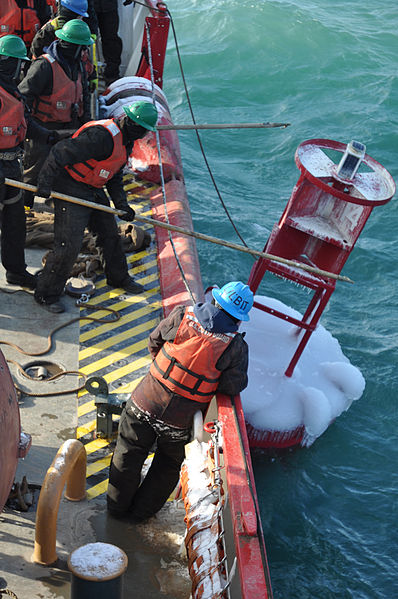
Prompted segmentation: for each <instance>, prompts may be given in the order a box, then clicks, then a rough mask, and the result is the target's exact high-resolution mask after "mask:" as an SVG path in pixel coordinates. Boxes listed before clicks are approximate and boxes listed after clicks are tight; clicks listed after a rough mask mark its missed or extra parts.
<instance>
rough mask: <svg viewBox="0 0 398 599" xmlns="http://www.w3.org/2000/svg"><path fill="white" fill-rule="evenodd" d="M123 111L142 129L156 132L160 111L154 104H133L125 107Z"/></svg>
mask: <svg viewBox="0 0 398 599" xmlns="http://www.w3.org/2000/svg"><path fill="white" fill-rule="evenodd" d="M123 110H124V112H125V113H126V114H127V116H128V117H129V119H131V120H132V121H134V122H135V123H137V124H138V125H141V127H145V129H149V131H156V121H157V120H158V111H157V110H156V106H154V104H152V102H133V103H132V104H130V105H129V106H123Z"/></svg>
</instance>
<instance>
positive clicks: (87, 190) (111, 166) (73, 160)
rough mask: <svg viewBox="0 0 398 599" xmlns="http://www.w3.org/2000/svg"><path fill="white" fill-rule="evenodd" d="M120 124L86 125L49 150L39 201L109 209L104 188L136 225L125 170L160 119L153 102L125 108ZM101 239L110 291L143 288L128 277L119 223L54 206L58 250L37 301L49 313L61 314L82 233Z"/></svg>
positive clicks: (40, 284)
mask: <svg viewBox="0 0 398 599" xmlns="http://www.w3.org/2000/svg"><path fill="white" fill-rule="evenodd" d="M124 112H125V114H124V115H123V116H122V117H119V118H111V119H107V120H102V121H91V122H89V123H86V124H85V125H83V126H82V127H80V129H78V130H77V131H76V133H74V135H73V137H71V138H68V139H65V140H62V141H60V142H58V143H57V144H56V145H55V146H54V147H53V148H52V150H51V152H50V154H49V157H48V159H47V162H46V163H45V165H44V166H43V168H42V169H41V171H40V173H39V177H38V190H37V195H39V196H41V197H44V198H48V197H50V195H51V191H52V190H55V191H58V192H61V193H64V194H68V195H71V196H75V197H77V198H82V199H84V200H89V201H90V202H96V203H97V204H101V205H103V206H109V200H108V198H107V196H106V194H105V191H104V189H103V187H104V186H105V187H106V190H107V191H108V193H109V196H110V198H111V200H112V202H113V203H114V205H115V206H116V208H117V209H118V210H122V211H124V212H125V214H124V215H123V216H122V217H121V218H122V219H123V220H126V221H132V220H134V217H135V212H134V210H133V209H132V208H130V206H129V205H128V203H127V198H126V193H125V191H124V188H123V167H124V165H125V164H126V162H127V159H128V157H129V155H130V153H131V151H132V148H133V145H134V141H135V140H136V139H141V138H143V137H144V136H145V135H146V134H147V133H148V130H150V131H154V130H155V125H156V121H157V117H158V113H157V110H156V108H155V106H154V105H153V104H152V103H150V102H135V103H133V104H131V105H130V106H128V107H125V108H124ZM86 227H88V229H89V230H90V231H91V232H92V233H93V234H94V235H96V236H97V245H98V246H99V247H100V248H101V249H102V254H103V259H104V270H105V275H106V280H107V283H108V285H111V286H112V287H118V288H122V289H124V290H125V291H127V292H128V293H142V291H143V288H142V286H141V285H139V284H138V283H136V282H135V281H134V280H133V279H132V277H130V276H129V272H128V266H127V261H126V256H125V253H124V251H123V247H122V242H121V238H120V236H119V231H118V227H117V224H116V221H115V217H114V216H113V215H112V214H110V213H107V212H103V211H101V210H97V209H94V208H89V207H86V206H82V205H79V204H72V203H70V202H65V201H62V200H56V201H55V202H54V249H53V250H52V251H51V252H50V254H49V255H48V257H47V260H46V264H45V266H44V269H43V270H42V271H41V272H40V274H39V276H38V281H37V288H36V291H35V300H36V301H37V302H38V303H39V304H41V305H42V306H43V307H44V308H46V309H47V310H49V311H50V312H63V311H64V309H65V308H64V306H63V305H62V303H61V302H60V297H61V295H62V293H63V290H64V286H65V283H66V280H67V279H68V277H69V276H70V272H71V270H72V267H73V264H74V263H75V260H76V257H77V255H78V253H79V251H80V248H81V244H82V240H83V236H84V230H85V228H86Z"/></svg>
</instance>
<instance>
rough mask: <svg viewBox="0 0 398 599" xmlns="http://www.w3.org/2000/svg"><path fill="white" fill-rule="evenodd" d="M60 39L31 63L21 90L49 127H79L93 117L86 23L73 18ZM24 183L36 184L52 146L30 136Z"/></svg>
mask: <svg viewBox="0 0 398 599" xmlns="http://www.w3.org/2000/svg"><path fill="white" fill-rule="evenodd" d="M55 35H56V36H57V38H58V39H57V40H56V41H55V42H53V43H52V44H51V45H50V47H49V48H48V49H47V52H46V53H45V54H43V55H42V56H40V57H39V58H38V59H37V60H34V61H33V62H32V65H31V67H30V68H29V70H28V72H27V74H26V77H25V78H24V79H23V81H22V82H21V83H20V84H19V86H18V89H19V91H20V92H21V94H22V95H23V96H24V98H25V100H26V103H27V104H28V106H29V107H30V108H31V110H32V114H33V116H34V117H35V118H36V119H38V120H39V121H40V122H41V123H42V124H43V125H44V126H45V127H46V128H48V129H50V130H60V129H68V130H71V129H72V130H76V129H77V128H78V127H80V126H81V125H82V124H83V123H85V122H87V121H89V120H90V97H89V96H90V94H89V91H88V83H87V75H86V71H85V69H84V67H83V64H82V60H81V51H82V48H83V47H86V46H88V45H91V44H92V43H93V40H92V38H91V34H90V29H89V27H88V25H87V23H84V22H83V21H80V20H78V19H73V20H71V21H68V22H67V23H65V25H64V26H63V27H62V29H59V30H57V31H56V32H55ZM25 151H26V153H25V158H24V182H25V183H28V184H30V185H37V176H38V174H39V171H40V169H41V167H42V166H43V164H44V162H45V160H46V158H47V156H48V153H49V151H50V146H48V145H47V144H43V143H41V142H39V141H37V140H31V139H29V140H28V141H27V143H26V146H25ZM33 201H34V194H33V193H32V192H30V191H25V192H24V205H25V206H28V207H30V208H31V207H32V206H33Z"/></svg>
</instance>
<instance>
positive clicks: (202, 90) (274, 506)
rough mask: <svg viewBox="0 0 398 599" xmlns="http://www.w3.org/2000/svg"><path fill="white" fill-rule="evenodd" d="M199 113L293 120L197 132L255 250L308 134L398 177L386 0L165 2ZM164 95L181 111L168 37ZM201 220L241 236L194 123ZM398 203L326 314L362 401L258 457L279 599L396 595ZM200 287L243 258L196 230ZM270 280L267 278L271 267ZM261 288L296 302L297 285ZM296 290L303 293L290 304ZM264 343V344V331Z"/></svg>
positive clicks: (368, 236) (237, 271)
mask: <svg viewBox="0 0 398 599" xmlns="http://www.w3.org/2000/svg"><path fill="white" fill-rule="evenodd" d="M168 7H169V9H170V11H171V13H172V16H173V18H174V23H175V27H176V31H177V36H178V41H179V44H180V52H181V55H182V61H183V67H184V71H185V75H186V79H187V82H188V87H189V93H190V97H191V101H192V104H193V107H194V111H195V116H196V120H197V122H198V123H233V122H264V121H278V122H289V123H291V126H290V127H289V128H287V129H284V130H282V129H272V130H250V131H247V130H243V131H242V130H241V131H237V130H231V131H205V132H202V133H201V138H202V141H203V144H204V147H205V150H206V154H207V158H208V160H209V163H210V165H211V168H212V169H213V172H214V176H215V178H216V181H217V184H218V186H219V189H220V191H221V194H222V197H223V199H224V201H225V203H226V205H227V206H228V209H229V211H230V213H231V216H232V218H233V219H234V222H235V223H236V225H237V226H238V228H239V231H240V233H241V234H242V236H243V237H244V239H245V241H246V242H247V244H248V245H249V247H252V248H256V249H262V247H263V245H264V242H265V241H266V239H267V237H268V235H269V232H270V230H271V228H272V226H273V224H274V223H275V222H276V221H278V220H279V217H280V215H281V213H282V211H283V208H284V206H285V204H286V201H287V200H288V198H289V196H290V193H291V191H292V188H293V186H294V184H295V183H296V181H297V179H298V170H297V168H296V166H295V163H294V152H295V150H296V148H297V146H298V145H299V144H300V143H301V142H302V141H304V140H306V139H310V138H317V137H320V138H328V139H335V140H338V141H342V142H348V141H350V140H351V139H356V140H358V141H361V142H363V143H364V144H366V147H367V152H368V154H370V155H371V156H372V157H374V158H375V159H376V160H377V161H379V162H380V163H381V164H382V165H383V166H385V167H386V168H387V170H389V171H390V173H391V174H392V175H393V177H394V179H395V180H396V181H398V168H397V149H398V141H397V110H398V82H397V54H398V43H397V29H398V12H397V5H396V3H395V2H393V1H392V0H387V1H381V0H363V1H362V2H360V3H359V2H353V1H352V0H334V1H333V2H331V0H322V1H320V0H318V2H316V1H315V0H313V1H311V0H302V1H301V2H298V1H297V0H292V1H287V0H279V1H271V2H265V1H253V0H252V1H249V0H242V1H240V2H238V1H230V2H227V1H225V0H219V1H216V0H202V1H200V2H199V1H198V0H193V1H191V2H189V3H182V2H177V1H176V0H170V1H169V2H168ZM165 80H166V82H167V84H166V86H165V91H166V94H167V96H168V99H169V103H170V107H171V110H172V113H173V117H174V121H175V122H176V123H189V122H191V121H190V115H189V111H188V107H187V103H186V98H185V95H184V91H183V87H182V83H181V79H180V76H179V71H178V63H177V57H176V52H175V49H174V46H173V43H172V41H170V44H169V53H168V62H167V64H166V77H165ZM180 143H181V150H182V155H183V162H184V172H185V176H186V184H187V191H188V196H189V198H190V203H191V208H192V215H193V219H194V226H195V229H196V230H197V231H200V232H202V233H207V234H209V235H213V236H217V237H221V238H224V239H229V240H231V241H233V242H236V243H239V239H238V238H237V237H236V235H235V233H234V231H233V229H232V227H231V225H230V223H229V221H228V219H227V217H226V216H225V213H224V211H223V209H222V207H221V205H220V202H219V200H218V197H217V195H216V193H215V191H214V189H213V187H212V184H211V181H210V179H209V177H208V175H207V171H206V169H205V166H204V163H203V160H202V157H201V153H200V149H199V146H198V143H197V141H196V138H195V135H194V134H193V133H192V132H183V133H181V134H180ZM396 201H397V199H396V198H395V199H393V200H392V201H391V202H390V203H389V204H387V205H385V206H381V207H378V208H375V209H374V211H373V213H372V214H371V217H370V219H369V221H368V223H367V225H366V227H365V230H364V231H363V233H362V235H361V237H360V239H359V241H358V242H357V245H356V247H355V249H354V251H353V253H352V254H351V256H350V258H349V260H348V261H347V263H346V265H345V267H344V270H343V274H346V275H348V276H349V277H351V278H352V279H353V280H354V281H355V285H347V284H345V283H339V284H338V285H337V289H336V291H335V293H334V294H333V296H332V298H331V301H330V303H329V306H328V308H327V310H326V311H325V312H324V314H323V318H322V324H323V325H324V326H325V327H326V328H327V329H328V330H329V331H330V332H331V333H332V334H333V335H334V336H335V337H336V338H337V339H338V341H339V342H340V345H341V347H342V349H343V351H344V353H345V354H346V356H347V357H348V358H349V359H350V361H351V362H352V363H353V364H354V365H356V366H357V367H358V368H360V370H361V372H362V374H363V375H364V377H365V379H366V388H365V392H364V394H363V396H362V398H361V399H360V400H359V401H358V402H355V403H354V404H353V405H352V406H351V408H350V409H349V410H348V411H347V412H346V413H344V414H343V415H342V416H340V417H339V418H338V419H337V420H336V422H335V423H334V424H333V425H332V426H330V427H329V429H328V430H327V431H326V432H325V433H324V434H323V435H322V437H320V438H319V439H318V440H317V441H316V442H315V443H314V445H313V446H311V447H310V448H309V449H301V450H297V451H294V452H289V453H285V454H284V455H277V456H274V457H271V456H267V455H263V454H254V455H253V463H254V468H255V476H256V484H257V491H258V496H259V501H260V505H261V516H262V521H263V527H264V534H265V539H266V545H267V552H268V559H269V566H270V572H271V580H272V585H273V590H274V597H275V599H293V598H297V599H298V598H300V599H307V598H314V599H329V598H330V599H331V598H332V597H333V598H339V599H348V598H355V599H373V598H375V599H376V598H377V599H381V598H388V599H393V598H395V597H398V565H397V554H398V552H397V549H398V547H397V545H398V543H397V541H398V534H397V520H398V517H397V511H398V510H397V505H398V503H397V479H398V477H397V466H398V452H397V424H398V410H397V400H398V374H397V361H398V360H397V357H398V351H397V344H398V310H397V293H396V291H397V273H398V269H397V265H396V261H397V256H398V235H397V215H396V212H397V208H396ZM198 250H199V257H200V262H201V267H202V276H203V282H204V285H205V286H206V285H208V284H212V283H217V284H220V285H221V284H223V283H225V282H227V281H228V280H231V279H236V278H241V279H242V280H245V279H247V277H248V275H249V271H250V268H251V265H252V259H251V258H250V257H249V256H246V255H244V254H240V253H238V252H233V251H231V250H229V249H226V248H221V247H218V246H217V247H215V246H212V245H210V244H206V243H205V242H198ZM267 281H269V279H267ZM275 285H276V283H274V282H273V280H271V282H270V283H268V282H267V285H265V284H264V283H263V285H262V286H261V287H260V292H261V293H263V294H264V295H273V293H275V292H276V290H278V294H279V295H278V296H277V297H278V298H279V299H281V300H282V301H284V302H285V303H288V304H289V305H293V306H294V307H297V308H298V309H300V301H301V299H300V298H301V295H300V294H301V292H300V291H299V290H297V288H296V287H295V286H293V285H288V284H287V283H286V284H285V286H284V287H281V286H280V285H278V287H277V288H276V287H275ZM297 301H298V302H299V303H298V305H297ZM264 342H265V343H266V340H265V341H264Z"/></svg>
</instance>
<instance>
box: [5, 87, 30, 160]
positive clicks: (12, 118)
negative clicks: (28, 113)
mask: <svg viewBox="0 0 398 599" xmlns="http://www.w3.org/2000/svg"><path fill="white" fill-rule="evenodd" d="M25 134H26V121H25V109H24V105H23V103H22V102H21V100H18V98H15V97H14V96H13V95H12V94H9V93H8V92H6V90H5V89H3V88H2V87H0V149H2V150H7V149H10V148H15V147H16V146H18V145H19V144H20V143H21V142H22V141H23V140H24V139H25Z"/></svg>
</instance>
